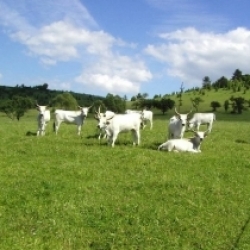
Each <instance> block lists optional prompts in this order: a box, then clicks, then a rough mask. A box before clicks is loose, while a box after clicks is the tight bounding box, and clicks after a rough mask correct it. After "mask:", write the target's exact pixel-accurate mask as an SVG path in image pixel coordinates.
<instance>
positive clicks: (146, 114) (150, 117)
mask: <svg viewBox="0 0 250 250" xmlns="http://www.w3.org/2000/svg"><path fill="white" fill-rule="evenodd" d="M142 115H143V120H144V121H145V122H147V121H149V122H150V129H152V128H153V112H152V111H150V110H145V109H144V110H143V111H142ZM145 126H146V125H144V127H145Z"/></svg>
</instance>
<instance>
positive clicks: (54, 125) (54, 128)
mask: <svg viewBox="0 0 250 250" xmlns="http://www.w3.org/2000/svg"><path fill="white" fill-rule="evenodd" d="M53 131H54V132H55V131H56V123H55V122H53Z"/></svg>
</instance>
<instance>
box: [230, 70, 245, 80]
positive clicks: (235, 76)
mask: <svg viewBox="0 0 250 250" xmlns="http://www.w3.org/2000/svg"><path fill="white" fill-rule="evenodd" d="M242 78H243V76H242V72H241V71H240V70H239V69H236V70H235V71H234V73H233V76H232V80H238V81H241V80H242Z"/></svg>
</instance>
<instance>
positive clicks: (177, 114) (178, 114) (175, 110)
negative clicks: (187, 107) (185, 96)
mask: <svg viewBox="0 0 250 250" xmlns="http://www.w3.org/2000/svg"><path fill="white" fill-rule="evenodd" d="M174 112H175V113H176V114H177V115H180V113H178V111H177V110H176V107H175V108H174Z"/></svg>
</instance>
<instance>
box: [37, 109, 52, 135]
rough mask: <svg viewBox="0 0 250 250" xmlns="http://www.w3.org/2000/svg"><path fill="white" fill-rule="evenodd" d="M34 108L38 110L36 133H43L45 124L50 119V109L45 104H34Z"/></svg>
mask: <svg viewBox="0 0 250 250" xmlns="http://www.w3.org/2000/svg"><path fill="white" fill-rule="evenodd" d="M36 108H37V110H38V112H39V113H38V115H37V123H38V129H37V133H36V135H37V136H39V135H45V129H46V126H47V124H48V123H49V121H50V110H47V109H46V108H47V106H40V105H38V104H36Z"/></svg>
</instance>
